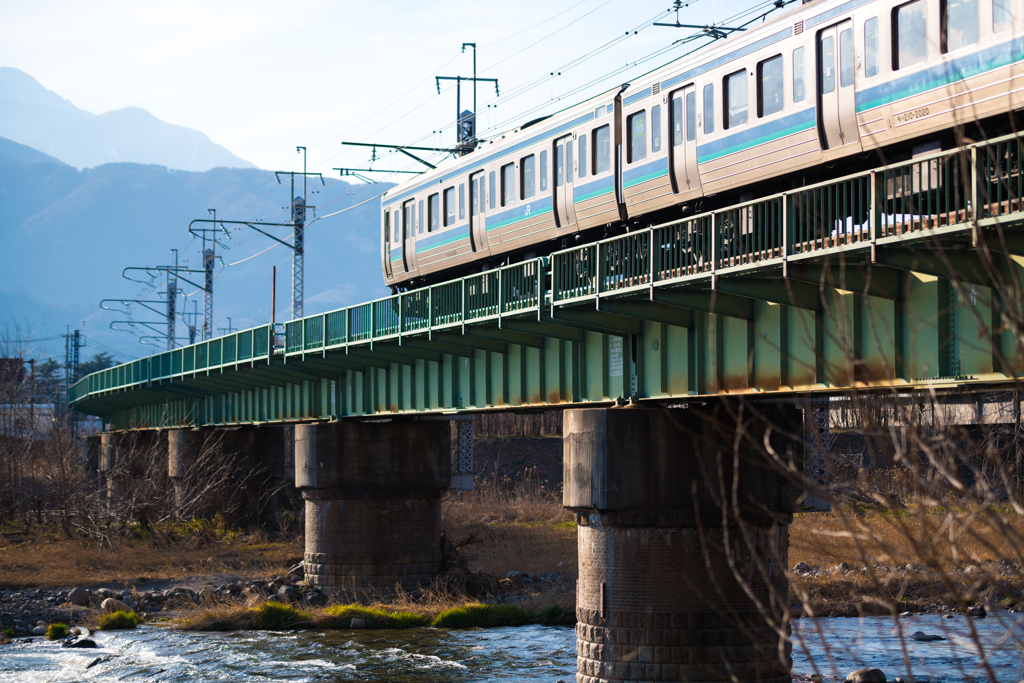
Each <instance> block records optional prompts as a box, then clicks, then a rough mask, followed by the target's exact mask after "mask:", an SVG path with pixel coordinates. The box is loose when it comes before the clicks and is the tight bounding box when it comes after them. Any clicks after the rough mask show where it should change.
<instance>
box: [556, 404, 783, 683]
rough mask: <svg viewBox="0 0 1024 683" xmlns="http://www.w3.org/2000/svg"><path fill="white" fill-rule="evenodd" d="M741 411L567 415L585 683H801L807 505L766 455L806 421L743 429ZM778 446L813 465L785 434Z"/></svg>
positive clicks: (777, 417) (763, 418) (763, 421)
mask: <svg viewBox="0 0 1024 683" xmlns="http://www.w3.org/2000/svg"><path fill="white" fill-rule="evenodd" d="M734 408H735V406H728V407H727V406H726V405H724V404H718V405H705V406H700V407H693V408H688V409H682V410H680V409H674V410H667V409H657V408H653V409H646V408H611V409H605V408H597V409H581V410H568V411H566V412H565V424H564V430H563V438H564V442H565V453H564V477H565V488H564V500H563V502H564V504H565V505H566V507H568V508H569V509H571V510H572V511H573V512H574V514H575V517H576V520H577V522H578V523H579V525H580V527H579V580H578V582H577V596H576V616H577V622H578V623H577V626H576V635H577V675H576V680H577V681H578V682H579V683H599V682H601V683H603V682H605V681H608V682H611V681H759V682H766V681H771V682H781V681H787V682H788V681H789V680H790V675H789V670H790V666H791V661H790V657H789V652H790V647H789V644H788V642H787V639H786V636H787V634H788V630H787V628H788V627H787V620H786V619H785V616H786V614H785V613H786V610H787V609H788V602H789V601H788V580H787V578H786V573H785V570H786V565H787V549H788V542H789V537H788V527H787V525H788V523H789V522H790V521H791V518H792V515H791V513H790V512H789V510H790V500H791V499H792V497H793V496H792V492H791V491H790V489H789V486H788V485H787V483H786V482H785V480H784V479H783V477H781V476H780V475H778V474H777V473H776V472H775V471H774V470H773V469H772V468H770V467H768V466H767V463H766V462H765V459H764V458H763V456H762V455H760V453H761V451H760V450H759V448H758V447H757V444H758V443H761V444H762V446H761V449H763V441H764V437H765V433H766V429H765V428H766V425H767V424H768V423H769V422H774V423H775V424H776V425H777V426H785V427H787V428H790V429H792V426H793V423H794V421H795V420H799V417H800V416H799V413H798V412H796V411H789V410H781V409H778V408H773V409H770V410H768V411H767V412H764V411H762V415H760V416H758V417H756V418H753V419H752V416H751V415H750V414H749V413H747V414H746V415H745V417H743V418H742V419H741V422H740V424H742V425H743V426H742V427H737V420H736V415H735V414H734V413H733V412H732V409H734ZM738 429H739V430H740V432H741V433H740V438H739V439H737V438H736V436H737V430H738ZM790 433H797V434H799V433H800V432H799V431H791V432H790ZM769 443H770V444H771V445H772V447H773V448H775V449H776V452H778V453H780V454H782V455H785V454H787V453H789V454H791V455H793V457H796V458H800V457H802V451H800V452H797V451H798V450H799V449H798V448H797V445H796V444H793V443H787V442H786V441H785V439H783V438H782V437H781V436H779V432H778V430H776V431H775V432H774V433H773V434H772V435H770V436H769Z"/></svg>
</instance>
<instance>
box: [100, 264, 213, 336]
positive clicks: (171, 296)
mask: <svg viewBox="0 0 1024 683" xmlns="http://www.w3.org/2000/svg"><path fill="white" fill-rule="evenodd" d="M171 251H172V252H174V265H173V266H152V267H150V266H129V267H128V268H125V269H124V270H123V271H121V277H123V278H124V279H126V280H129V281H130V282H138V283H140V284H144V285H149V286H152V284H153V280H154V279H155V278H156V277H159V273H165V274H166V275H167V292H166V298H165V299H157V300H145V299H103V300H102V301H101V302H100V308H102V309H104V310H107V311H116V312H118V313H122V314H124V315H125V316H127V317H128V320H117V321H114V322H112V323H111V324H110V327H111V329H114V330H117V329H122V328H117V327H114V325H118V324H121V323H127V324H129V325H142V326H143V327H146V328H148V329H150V330H152V331H153V332H155V333H156V334H157V335H159V337H145V339H157V338H163V339H165V340H166V343H167V350H168V351H170V350H172V349H174V348H176V346H177V332H176V322H177V318H178V294H179V293H180V292H181V290H180V289H179V288H178V280H179V279H180V280H184V281H185V282H187V283H188V284H190V285H192V286H194V287H198V288H200V289H205V288H204V286H203V285H200V284H198V283H196V282H192V281H191V280H189V279H188V278H186V277H184V276H183V275H182V273H204V274H206V273H207V270H206V268H203V269H202V270H196V269H193V268H186V267H184V266H180V265H178V250H177V249H171ZM130 270H131V271H135V270H141V271H143V272H144V273H146V274H147V275H149V281H148V282H147V281H146V280H137V279H135V278H132V277H128V275H127V273H128V271H130ZM109 301H116V302H118V303H120V304H122V305H123V306H126V307H130V306H131V305H132V304H138V305H140V306H142V307H143V308H146V309H148V310H150V311H152V312H154V313H156V314H157V315H159V316H161V317H163V321H160V322H158V321H153V322H144V321H137V320H132V319H131V312H130V311H129V310H127V309H125V310H118V309H113V308H107V306H106V305H105V304H106V303H107V302H109ZM156 306H161V307H162V308H163V309H164V310H162V311H161V310H159V309H158V308H157V307H156ZM161 327H165V328H166V333H165V334H160V333H161V330H160V329H159V328H161ZM140 341H143V340H142V339H140ZM143 343H145V342H143ZM190 343H191V342H190Z"/></svg>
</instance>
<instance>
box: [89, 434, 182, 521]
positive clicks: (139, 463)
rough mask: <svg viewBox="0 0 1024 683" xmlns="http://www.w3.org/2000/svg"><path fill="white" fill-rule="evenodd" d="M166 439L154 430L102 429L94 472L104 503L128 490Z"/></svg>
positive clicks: (160, 451)
mask: <svg viewBox="0 0 1024 683" xmlns="http://www.w3.org/2000/svg"><path fill="white" fill-rule="evenodd" d="M166 448H167V441H166V439H165V438H163V435H162V434H161V433H160V432H156V431H125V432H104V433H103V434H100V443H99V453H98V456H99V458H98V472H99V485H100V488H101V489H102V488H106V490H107V502H108V503H109V504H116V503H118V502H120V501H121V499H122V497H123V496H125V495H127V494H128V493H129V490H130V487H131V486H132V480H133V478H135V477H137V476H140V475H141V473H142V471H143V470H144V469H145V467H146V464H147V462H148V460H149V459H151V458H154V457H155V458H160V457H162V456H163V454H164V452H165V450H166Z"/></svg>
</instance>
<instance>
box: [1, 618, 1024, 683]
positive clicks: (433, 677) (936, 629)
mask: <svg viewBox="0 0 1024 683" xmlns="http://www.w3.org/2000/svg"><path fill="white" fill-rule="evenodd" d="M1017 616H1018V615H1015V614H1007V613H999V614H996V615H991V616H989V618H987V619H981V620H972V621H970V622H968V620H967V619H965V618H964V617H956V618H954V619H948V620H947V619H942V618H941V617H939V616H937V615H927V616H918V617H913V618H910V619H901V620H900V621H899V624H898V625H897V624H894V623H893V620H892V619H890V618H887V617H870V618H865V619H821V620H819V621H818V622H817V625H816V624H815V623H814V622H811V621H807V620H801V621H799V622H797V624H796V625H795V626H794V629H793V635H794V646H793V660H794V667H793V670H794V674H798V675H802V676H808V675H810V674H814V673H821V674H824V680H837V679H836V678H833V677H835V676H838V677H839V678H838V680H841V678H842V677H843V676H845V675H846V674H847V673H849V672H850V671H852V670H854V669H857V668H860V667H863V666H875V667H878V668H880V669H882V670H883V671H884V672H885V673H886V674H887V676H888V677H889V680H890V681H891V680H893V678H895V677H896V676H898V675H901V676H904V677H906V674H907V671H908V670H912V671H913V673H914V675H915V677H916V680H918V681H931V682H947V681H949V682H953V681H969V680H979V681H981V680H992V679H991V678H987V671H991V672H992V675H993V676H994V677H995V680H998V681H1007V682H1008V683H1012V682H1016V681H1019V680H1020V679H1021V673H1022V671H1021V653H1022V652H1024V646H1022V643H1024V620H1021V622H1020V623H1018V622H1017V620H1016V619H1015V618H1014V617H1017ZM971 625H973V626H974V628H975V629H976V634H975V635H973V636H972V634H971V632H970V627H971ZM901 630H902V635H903V636H904V637H909V636H910V635H911V634H912V633H913V632H914V631H924V632H925V633H929V634H936V635H941V636H943V637H945V638H947V640H944V641H937V642H930V643H922V642H914V641H909V640H906V639H905V638H904V640H902V642H903V643H905V646H904V645H901V637H900V636H901V633H900V631H901ZM975 637H976V638H977V639H978V642H980V643H981V644H982V646H983V647H984V648H985V651H986V652H988V653H989V655H988V657H987V659H986V660H985V662H982V660H981V658H980V657H979V656H978V654H977V652H978V649H977V645H976V644H975ZM94 640H96V642H97V644H98V645H99V646H100V647H99V648H98V649H95V650H71V649H65V648H61V647H60V645H58V644H56V643H48V642H46V641H44V640H42V639H39V638H36V639H34V640H33V642H31V643H29V644H14V645H5V646H0V681H4V682H7V681H12V682H13V681H18V682H21V681H25V682H32V683H35V682H37V681H39V682H41V683H50V682H52V683H57V682H61V683H63V682H65V681H67V682H70V681H164V682H172V681H181V682H184V681H261V682H263V681H393V682H395V683H419V682H421V681H422V682H431V683H433V682H435V681H446V682H447V681H452V682H459V681H548V682H549V683H554V682H555V681H557V680H558V679H562V680H564V681H572V680H574V677H575V671H576V653H575V648H576V637H575V634H574V631H573V629H571V628H566V627H554V628H551V627H543V626H524V627H521V628H496V629H472V630H467V631H445V630H436V629H413V630H409V631H328V632H311V631H310V632H306V631H294V632H284V633H271V632H253V631H246V632H234V633H194V632H182V631H172V630H169V629H166V628H157V627H147V626H143V627H141V628H139V629H137V630H135V631H119V632H108V633H104V632H98V633H96V634H95V635H94ZM96 660H99V661H98V662H96ZM908 663H909V666H908ZM90 664H92V666H90ZM986 666H987V667H988V669H987V670H986V668H985V667H986Z"/></svg>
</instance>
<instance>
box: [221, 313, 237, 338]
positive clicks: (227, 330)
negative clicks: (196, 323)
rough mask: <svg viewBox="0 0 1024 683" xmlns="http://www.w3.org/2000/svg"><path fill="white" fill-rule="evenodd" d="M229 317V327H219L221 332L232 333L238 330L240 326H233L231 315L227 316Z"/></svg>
mask: <svg viewBox="0 0 1024 683" xmlns="http://www.w3.org/2000/svg"><path fill="white" fill-rule="evenodd" d="M227 318H228V326H227V327H218V328H217V331H218V332H220V333H221V334H231V333H232V332H238V328H237V327H232V326H231V316H227Z"/></svg>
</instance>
